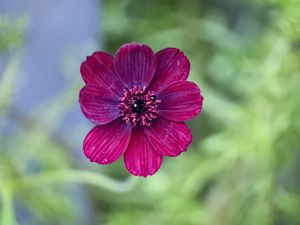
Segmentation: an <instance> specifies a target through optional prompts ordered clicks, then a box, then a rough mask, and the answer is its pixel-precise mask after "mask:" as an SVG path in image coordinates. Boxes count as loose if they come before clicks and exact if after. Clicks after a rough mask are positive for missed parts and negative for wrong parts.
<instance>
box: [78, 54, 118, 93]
mask: <svg viewBox="0 0 300 225" xmlns="http://www.w3.org/2000/svg"><path fill="white" fill-rule="evenodd" d="M80 72H81V75H82V78H83V80H84V82H85V83H86V84H93V85H97V86H100V87H102V88H106V89H109V90H110V91H111V92H113V93H115V94H116V95H118V96H119V97H121V96H122V93H123V89H124V88H123V86H122V84H121V82H120V81H119V80H118V77H117V76H116V74H115V73H114V67H113V57H112V56H111V55H110V54H108V53H106V52H95V53H94V54H92V55H91V56H88V57H87V58H86V61H84V62H83V63H82V64H81V67H80Z"/></svg>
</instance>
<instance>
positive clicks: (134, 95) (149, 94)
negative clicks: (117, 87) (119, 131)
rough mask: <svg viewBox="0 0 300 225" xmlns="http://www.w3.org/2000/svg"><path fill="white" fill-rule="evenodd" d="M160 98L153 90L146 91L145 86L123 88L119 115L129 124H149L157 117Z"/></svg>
mask: <svg viewBox="0 0 300 225" xmlns="http://www.w3.org/2000/svg"><path fill="white" fill-rule="evenodd" d="M159 103H160V100H159V99H157V97H156V96H155V95H154V92H153V91H146V88H145V87H144V88H136V87H134V88H131V89H125V90H124V94H123V97H122V98H121V99H120V104H119V105H118V109H119V112H120V117H121V118H122V119H123V120H125V121H126V123H127V124H131V125H132V126H133V127H135V126H136V125H141V126H150V125H151V123H152V121H153V120H154V119H155V118H157V113H158V109H157V107H158V104H159Z"/></svg>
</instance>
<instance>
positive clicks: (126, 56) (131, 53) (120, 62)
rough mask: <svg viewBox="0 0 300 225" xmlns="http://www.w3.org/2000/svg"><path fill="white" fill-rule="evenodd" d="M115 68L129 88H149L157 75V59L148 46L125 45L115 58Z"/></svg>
mask: <svg viewBox="0 0 300 225" xmlns="http://www.w3.org/2000/svg"><path fill="white" fill-rule="evenodd" d="M114 68H115V71H116V74H117V75H118V77H119V78H120V80H121V81H122V83H123V84H124V86H126V87H127V88H133V87H138V88H142V87H148V85H149V83H150V81H151V80H152V78H153V76H154V73H155V68H156V57H155V55H154V53H153V51H152V49H151V48H150V47H148V46H147V45H144V44H138V43H130V44H125V45H123V46H122V47H121V48H120V49H119V50H118V52H117V54H116V56H115V60H114Z"/></svg>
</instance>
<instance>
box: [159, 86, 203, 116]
mask: <svg viewBox="0 0 300 225" xmlns="http://www.w3.org/2000/svg"><path fill="white" fill-rule="evenodd" d="M157 95H158V98H159V99H160V100H161V103H160V104H159V105H158V108H159V115H160V116H162V117H165V118H166V119H169V120H173V121H183V120H189V119H192V118H193V117H195V116H196V115H197V114H198V113H200V111H201V108H202V101H203V97H202V96H201V92H200V89H199V88H198V86H197V85H196V84H195V83H193V82H191V81H176V82H174V83H171V84H170V85H169V86H167V87H166V88H164V89H163V90H161V92H159V93H158V94H157Z"/></svg>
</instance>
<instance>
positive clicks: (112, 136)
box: [83, 119, 131, 164]
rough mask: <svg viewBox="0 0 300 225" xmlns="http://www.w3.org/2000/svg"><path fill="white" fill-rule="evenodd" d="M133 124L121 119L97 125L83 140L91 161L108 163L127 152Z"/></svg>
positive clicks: (87, 155)
mask: <svg viewBox="0 0 300 225" xmlns="http://www.w3.org/2000/svg"><path fill="white" fill-rule="evenodd" d="M130 133H131V126H128V125H127V124H126V123H123V122H121V121H120V120H119V119H117V120H115V121H113V122H111V123H109V124H105V125H101V126H95V127H94V128H93V129H92V130H91V131H90V132H89V133H88V134H87V136H86V137H85V139H84V141H83V149H84V154H85V155H86V157H88V158H89V159H90V160H91V162H96V163H100V164H108V163H112V162H114V161H116V160H117V159H119V158H120V156H121V155H122V154H123V153H124V152H125V150H126V148H127V146H128V143H129V140H130Z"/></svg>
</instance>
